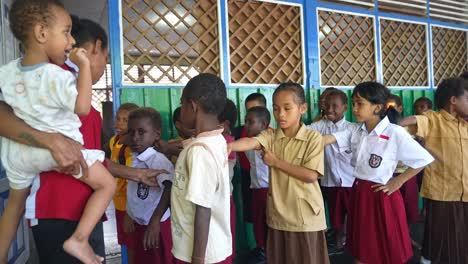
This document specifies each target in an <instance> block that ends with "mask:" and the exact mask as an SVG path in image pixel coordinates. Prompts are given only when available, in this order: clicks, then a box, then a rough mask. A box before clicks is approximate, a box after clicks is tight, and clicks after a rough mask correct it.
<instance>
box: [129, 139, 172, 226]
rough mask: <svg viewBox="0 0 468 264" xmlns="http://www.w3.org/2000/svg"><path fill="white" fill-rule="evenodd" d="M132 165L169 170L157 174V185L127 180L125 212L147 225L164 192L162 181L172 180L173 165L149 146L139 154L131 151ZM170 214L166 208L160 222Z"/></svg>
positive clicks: (139, 222)
mask: <svg viewBox="0 0 468 264" xmlns="http://www.w3.org/2000/svg"><path fill="white" fill-rule="evenodd" d="M132 167H133V168H143V169H156V170H166V171H168V172H169V174H160V175H158V176H157V182H158V185H159V187H149V186H148V185H146V184H143V183H138V182H134V181H128V184H127V213H128V215H129V216H130V217H131V218H132V219H133V220H134V221H135V222H137V223H138V224H140V225H148V223H149V221H150V219H151V216H152V215H153V213H154V210H156V207H157V206H158V204H159V200H161V196H162V194H163V192H164V185H163V182H164V181H171V182H172V180H173V175H174V166H173V165H172V163H171V162H170V161H169V160H168V159H167V158H166V156H165V155H163V154H161V153H159V152H157V151H156V150H155V149H154V148H152V147H150V148H147V149H146V150H145V151H143V152H142V153H140V154H137V153H133V162H132ZM170 215H171V212H170V209H167V210H166V212H165V213H164V215H163V216H162V218H161V222H163V221H166V220H167V219H168V218H169V216H170Z"/></svg>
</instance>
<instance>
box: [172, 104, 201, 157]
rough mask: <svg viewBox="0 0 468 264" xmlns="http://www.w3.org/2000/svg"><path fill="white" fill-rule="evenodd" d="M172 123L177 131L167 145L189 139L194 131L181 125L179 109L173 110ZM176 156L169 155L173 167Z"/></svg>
mask: <svg viewBox="0 0 468 264" xmlns="http://www.w3.org/2000/svg"><path fill="white" fill-rule="evenodd" d="M172 122H173V124H174V126H175V128H176V129H177V137H175V138H173V139H171V140H169V141H168V142H169V143H173V142H179V141H183V140H186V139H189V138H191V137H192V136H193V133H194V132H195V131H194V130H193V129H187V128H185V127H184V126H183V125H182V122H180V107H177V108H176V109H175V110H174V113H173V114H172ZM177 156H178V155H170V159H171V162H172V164H174V166H175V164H176V162H177Z"/></svg>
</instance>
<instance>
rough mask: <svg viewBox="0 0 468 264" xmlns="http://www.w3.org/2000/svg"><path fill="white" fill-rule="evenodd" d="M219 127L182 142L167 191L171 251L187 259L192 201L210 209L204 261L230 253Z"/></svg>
mask: <svg viewBox="0 0 468 264" xmlns="http://www.w3.org/2000/svg"><path fill="white" fill-rule="evenodd" d="M222 131H223V130H222V129H220V130H215V131H210V132H205V133H202V134H200V135H198V137H197V138H195V139H194V140H192V141H190V142H189V143H187V144H186V145H185V146H184V149H183V150H182V152H181V153H180V155H179V158H178V159H177V163H176V169H175V170H176V172H175V177H174V184H173V185H172V193H171V210H172V216H171V228H172V240H173V248H172V254H173V255H174V257H176V258H177V259H179V260H182V261H185V262H191V260H192V253H193V243H194V225H195V210H196V205H199V206H203V207H206V208H210V209H211V220H210V229H209V233H208V244H207V246H206V253H205V262H206V263H217V262H221V261H223V260H225V259H226V258H227V257H229V256H230V255H231V254H232V238H231V226H230V200H229V197H230V188H229V185H230V180H229V169H228V161H227V147H226V141H225V139H224V137H223V136H222V135H221V133H222Z"/></svg>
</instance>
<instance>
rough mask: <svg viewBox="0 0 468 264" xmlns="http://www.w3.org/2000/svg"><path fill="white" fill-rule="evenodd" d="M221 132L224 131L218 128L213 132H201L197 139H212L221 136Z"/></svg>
mask: <svg viewBox="0 0 468 264" xmlns="http://www.w3.org/2000/svg"><path fill="white" fill-rule="evenodd" d="M223 131H224V128H219V129H215V130H210V131H205V132H201V133H200V134H198V135H197V138H200V137H212V136H217V135H221V134H222V133H223Z"/></svg>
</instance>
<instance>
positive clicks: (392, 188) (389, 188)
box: [371, 177, 403, 195]
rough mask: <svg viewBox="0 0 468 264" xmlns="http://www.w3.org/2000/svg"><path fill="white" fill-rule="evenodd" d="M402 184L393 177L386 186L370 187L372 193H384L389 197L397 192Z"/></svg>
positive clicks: (376, 185)
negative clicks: (372, 190)
mask: <svg viewBox="0 0 468 264" xmlns="http://www.w3.org/2000/svg"><path fill="white" fill-rule="evenodd" d="M402 185H403V183H402V182H401V180H400V179H399V177H394V178H391V179H390V180H389V181H388V182H387V184H375V185H372V186H371V187H372V188H373V189H374V192H380V191H382V192H384V193H386V194H387V195H391V194H392V193H394V192H396V191H398V190H399V189H400V188H401V186H402Z"/></svg>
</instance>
